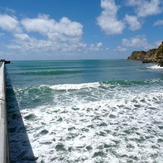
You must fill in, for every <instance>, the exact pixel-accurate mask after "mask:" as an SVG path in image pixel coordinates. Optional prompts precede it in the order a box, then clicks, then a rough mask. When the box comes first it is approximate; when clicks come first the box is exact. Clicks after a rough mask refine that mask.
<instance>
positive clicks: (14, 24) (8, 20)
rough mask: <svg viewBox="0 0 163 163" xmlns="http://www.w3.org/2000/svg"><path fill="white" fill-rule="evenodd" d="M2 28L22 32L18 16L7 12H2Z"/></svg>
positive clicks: (0, 16) (0, 21)
mask: <svg viewBox="0 0 163 163" xmlns="http://www.w3.org/2000/svg"><path fill="white" fill-rule="evenodd" d="M0 28H1V29H2V30H5V31H9V32H21V29H20V27H19V21H18V20H17V18H16V17H14V16H10V15H7V14H0Z"/></svg>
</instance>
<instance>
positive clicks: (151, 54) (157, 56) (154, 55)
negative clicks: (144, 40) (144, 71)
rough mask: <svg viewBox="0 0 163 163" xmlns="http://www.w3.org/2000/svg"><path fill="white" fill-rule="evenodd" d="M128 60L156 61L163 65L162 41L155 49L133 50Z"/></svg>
mask: <svg viewBox="0 0 163 163" xmlns="http://www.w3.org/2000/svg"><path fill="white" fill-rule="evenodd" d="M128 60H140V61H142V62H143V63H157V64H158V65H160V66H161V67H163V41H162V42H161V44H160V45H159V47H158V48H156V49H150V50H148V51H133V52H132V54H131V56H129V57H128Z"/></svg>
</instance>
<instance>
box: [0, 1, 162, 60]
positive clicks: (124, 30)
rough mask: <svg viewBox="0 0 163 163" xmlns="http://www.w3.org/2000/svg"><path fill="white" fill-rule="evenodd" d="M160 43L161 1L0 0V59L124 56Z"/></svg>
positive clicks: (108, 57)
mask: <svg viewBox="0 0 163 163" xmlns="http://www.w3.org/2000/svg"><path fill="white" fill-rule="evenodd" d="M161 41H163V0H0V58H4V59H7V60H39V59H40V60H44V59H46V60H60V59H126V58H127V57H128V56H129V55H131V53H132V51H134V50H145V51H146V50H149V49H151V48H156V47H158V46H159V44H160V43H161Z"/></svg>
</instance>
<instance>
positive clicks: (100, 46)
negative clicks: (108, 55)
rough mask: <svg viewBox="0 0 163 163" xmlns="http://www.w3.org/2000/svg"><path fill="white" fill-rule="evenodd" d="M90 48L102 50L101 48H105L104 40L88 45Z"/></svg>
mask: <svg viewBox="0 0 163 163" xmlns="http://www.w3.org/2000/svg"><path fill="white" fill-rule="evenodd" d="M88 49H89V50H95V51H98V50H101V49H103V43H102V42H98V43H96V44H91V45H90V46H89V47H88Z"/></svg>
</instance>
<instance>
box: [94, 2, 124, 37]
mask: <svg viewBox="0 0 163 163" xmlns="http://www.w3.org/2000/svg"><path fill="white" fill-rule="evenodd" d="M101 7H102V9H103V11H102V13H101V15H100V16H99V17H97V24H98V25H99V26H100V27H101V29H102V30H103V31H104V32H105V33H106V34H107V35H111V34H120V33H122V31H123V29H124V23H123V22H122V21H119V20H118V19H117V11H118V7H117V6H116V4H115V1H114V0H101Z"/></svg>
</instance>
